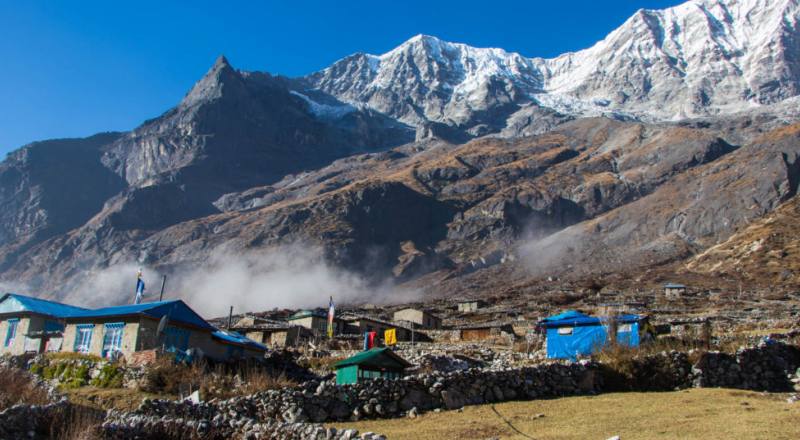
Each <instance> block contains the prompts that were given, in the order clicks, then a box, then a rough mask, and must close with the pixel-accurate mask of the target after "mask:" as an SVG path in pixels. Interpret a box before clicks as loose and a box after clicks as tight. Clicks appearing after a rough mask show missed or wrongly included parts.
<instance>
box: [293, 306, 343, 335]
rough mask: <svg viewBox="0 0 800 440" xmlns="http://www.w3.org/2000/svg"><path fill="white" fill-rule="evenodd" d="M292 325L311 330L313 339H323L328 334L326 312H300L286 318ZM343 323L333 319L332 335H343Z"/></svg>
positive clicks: (340, 320) (335, 318)
mask: <svg viewBox="0 0 800 440" xmlns="http://www.w3.org/2000/svg"><path fill="white" fill-rule="evenodd" d="M288 322H289V323H290V324H292V325H297V326H300V327H305V328H307V329H309V330H311V333H312V334H313V336H314V337H323V336H326V335H327V334H328V311H327V310H322V309H315V310H300V311H298V312H297V313H295V314H294V315H292V316H290V317H289V318H288ZM344 327H345V323H344V321H342V319H340V318H338V317H334V319H333V334H334V335H338V334H341V333H344Z"/></svg>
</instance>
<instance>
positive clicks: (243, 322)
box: [231, 316, 327, 347]
mask: <svg viewBox="0 0 800 440" xmlns="http://www.w3.org/2000/svg"><path fill="white" fill-rule="evenodd" d="M231 330H234V331H236V332H238V333H240V334H243V335H244V336H246V337H247V338H248V339H251V340H253V341H256V342H258V343H260V344H264V345H268V346H271V347H292V346H297V345H299V344H300V343H302V342H304V341H307V340H309V339H311V338H313V336H314V335H313V333H312V332H311V331H310V329H307V328H305V327H302V326H300V325H293V324H290V323H288V322H285V321H276V320H272V319H266V318H259V317H256V316H245V317H244V318H242V319H240V320H239V321H237V322H236V323H235V324H234V325H233V326H232V327H231ZM326 331H327V321H326Z"/></svg>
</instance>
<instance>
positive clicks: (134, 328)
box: [0, 295, 266, 361]
mask: <svg viewBox="0 0 800 440" xmlns="http://www.w3.org/2000/svg"><path fill="white" fill-rule="evenodd" d="M20 297H21V298H23V299H22V300H20ZM9 298H11V299H13V300H15V301H14V302H12V301H11V300H9V299H7V297H6V296H4V297H3V300H0V307H2V305H3V304H5V305H6V306H5V307H2V308H0V310H10V311H9V313H5V314H1V315H7V316H5V319H4V320H3V322H4V324H5V328H6V333H7V334H10V333H11V327H10V326H9V324H8V322H10V321H13V320H14V319H17V320H18V324H16V327H17V328H16V332H20V334H25V335H26V339H32V336H31V335H36V334H37V333H35V332H32V330H31V329H32V328H33V327H35V326H36V325H37V324H36V320H33V321H31V320H30V319H28V322H29V323H28V325H27V326H26V325H20V324H22V323H23V321H22V320H23V319H24V318H25V317H26V315H30V311H29V310H28V309H30V306H29V307H25V308H23V309H22V310H20V311H16V312H14V311H13V310H12V309H15V308H19V307H15V306H17V305H18V304H22V305H24V304H29V305H34V306H38V309H37V310H39V311H40V312H41V310H42V300H38V299H36V298H31V297H24V296H22V295H16V296H15V297H9ZM47 303H50V304H52V305H51V308H52V309H53V310H56V311H57V312H58V313H57V314H54V315H50V316H52V318H50V319H49V321H51V322H53V323H57V324H58V326H59V329H60V338H59V339H60V341H59V344H58V347H57V349H56V344H55V343H53V342H51V341H52V340H53V338H52V337H51V338H50V340H49V341H48V342H50V343H49V345H48V346H49V347H50V348H44V349H43V348H42V345H41V344H40V345H39V347H38V350H37V349H34V348H35V347H34V345H35V344H32V343H28V342H26V344H25V345H28V347H25V345H23V348H22V349H21V350H20V349H19V346H18V345H17V344H18V343H17V342H16V341H14V342H12V344H10V347H11V348H12V349H10V350H6V351H7V352H9V353H13V354H20V353H24V352H32V351H36V352H42V351H62V352H78V353H85V354H92V355H96V356H100V357H116V356H121V357H124V358H130V359H132V358H133V357H134V354H136V353H139V352H144V351H149V350H161V351H166V352H172V353H175V354H176V355H177V356H181V357H182V356H186V355H187V354H188V353H190V349H192V350H191V353H193V354H197V355H199V354H202V355H203V356H206V357H209V358H211V359H214V360H217V361H227V360H231V359H240V358H260V357H263V356H264V352H265V351H266V347H264V346H263V345H261V344H259V343H256V342H255V341H251V340H249V339H247V338H246V337H244V336H243V335H240V334H238V333H235V332H229V331H228V332H226V331H221V330H219V329H217V328H216V327H214V326H212V325H210V324H209V323H208V322H206V321H205V320H204V319H203V318H202V317H200V315H198V314H197V313H196V312H194V311H193V310H192V309H191V308H190V307H189V306H188V305H186V303H184V302H183V301H181V300H170V301H160V302H153V303H143V304H134V305H125V306H115V307H105V308H100V309H84V308H79V307H73V306H68V305H65V304H60V303H53V302H47ZM54 313H55V312H54ZM162 320H163V322H164V326H163V331H161V332H159V326H160V323H161V322H162ZM47 321H48V320H47V319H45V322H47ZM31 324H33V327H31ZM50 325H51V327H54V324H50ZM0 331H2V330H0ZM21 332H25V333H21Z"/></svg>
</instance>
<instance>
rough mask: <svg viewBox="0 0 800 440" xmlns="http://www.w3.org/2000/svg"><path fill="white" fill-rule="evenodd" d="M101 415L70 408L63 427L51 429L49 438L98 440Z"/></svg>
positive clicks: (59, 425)
mask: <svg viewBox="0 0 800 440" xmlns="http://www.w3.org/2000/svg"><path fill="white" fill-rule="evenodd" d="M102 421H103V413H102V412H99V411H96V410H93V409H91V408H85V407H81V406H77V405H73V406H71V407H70V411H69V414H68V415H67V418H66V420H64V421H63V425H62V424H61V423H59V424H58V425H56V426H53V427H51V430H50V438H51V439H55V440H100V439H102V438H103V437H102V435H101V434H100V424H101V423H102Z"/></svg>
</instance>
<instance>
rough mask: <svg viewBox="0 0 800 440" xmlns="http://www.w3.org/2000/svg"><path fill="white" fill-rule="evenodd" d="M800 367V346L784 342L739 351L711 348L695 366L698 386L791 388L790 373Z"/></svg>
mask: <svg viewBox="0 0 800 440" xmlns="http://www.w3.org/2000/svg"><path fill="white" fill-rule="evenodd" d="M798 368H800V348H798V347H797V346H793V345H787V344H783V343H775V342H773V343H769V344H762V345H760V346H758V347H750V348H741V349H739V350H738V351H737V352H736V354H733V355H731V354H727V353H720V352H707V353H703V354H702V355H701V356H700V359H699V360H698V361H697V362H696V363H695V365H694V366H693V368H692V374H693V382H694V386H696V387H725V388H739V389H746V390H759V391H789V390H791V389H792V382H791V381H790V379H789V376H790V375H791V374H792V373H793V372H795V371H796V370H797V369H798Z"/></svg>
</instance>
